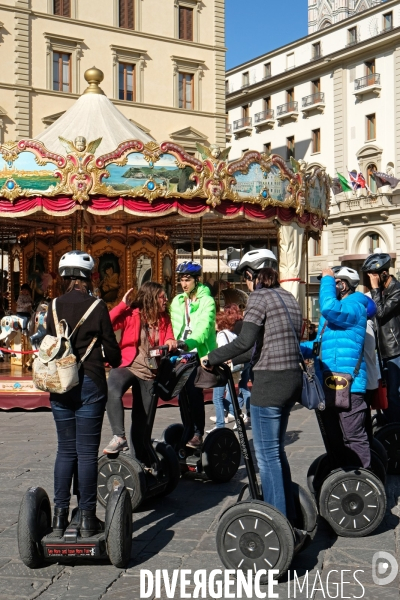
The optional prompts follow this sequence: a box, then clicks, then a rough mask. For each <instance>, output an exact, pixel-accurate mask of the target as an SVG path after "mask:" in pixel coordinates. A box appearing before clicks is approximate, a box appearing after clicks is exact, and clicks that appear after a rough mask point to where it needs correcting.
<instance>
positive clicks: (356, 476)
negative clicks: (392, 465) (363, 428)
mask: <svg viewBox="0 0 400 600" xmlns="http://www.w3.org/2000/svg"><path fill="white" fill-rule="evenodd" d="M315 412H316V416H317V421H318V424H319V427H320V430H321V435H322V439H323V441H324V445H325V448H326V454H323V455H322V456H319V457H318V458H316V459H315V460H314V461H313V463H312V464H311V466H310V468H309V470H308V473H307V484H308V487H309V490H310V492H311V493H312V494H313V495H314V497H315V499H316V502H317V505H318V507H319V512H320V515H321V516H322V517H323V518H324V519H325V520H326V521H327V522H328V523H329V525H330V526H331V527H332V529H333V530H334V531H335V533H336V534H337V535H340V536H343V537H365V536H367V535H369V534H370V533H372V532H373V531H375V529H376V528H377V527H378V526H379V525H380V523H381V522H382V519H383V518H384V516H385V511H386V492H385V485H384V482H385V477H386V470H385V465H384V462H382V460H381V459H380V457H379V454H378V453H379V452H381V449H380V446H378V445H376V446H375V447H376V449H377V451H375V450H374V449H371V470H367V469H363V468H361V467H352V466H346V467H342V468H338V466H337V462H338V460H337V456H336V455H335V452H334V451H333V449H332V448H331V446H330V443H329V438H328V435H327V432H326V429H325V426H324V418H323V417H322V414H321V411H319V410H316V411H315ZM337 430H338V431H337V435H336V437H335V439H337V442H338V443H339V442H340V437H341V435H342V434H341V432H340V431H339V424H338V426H337ZM382 459H383V460H384V455H382Z"/></svg>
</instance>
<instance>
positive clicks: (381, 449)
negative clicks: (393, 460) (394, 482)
mask: <svg viewBox="0 0 400 600" xmlns="http://www.w3.org/2000/svg"><path fill="white" fill-rule="evenodd" d="M371 449H372V450H374V452H376V453H377V455H378V456H379V458H380V459H381V461H382V463H383V466H384V467H385V471H387V470H388V465H389V462H388V455H387V452H386V450H385V446H384V445H383V444H382V442H380V441H379V440H377V439H376V438H375V437H374V438H372V444H371Z"/></svg>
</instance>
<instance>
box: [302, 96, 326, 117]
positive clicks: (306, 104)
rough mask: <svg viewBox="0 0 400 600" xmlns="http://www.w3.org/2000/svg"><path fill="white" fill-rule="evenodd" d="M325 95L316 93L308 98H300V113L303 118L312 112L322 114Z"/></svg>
mask: <svg viewBox="0 0 400 600" xmlns="http://www.w3.org/2000/svg"><path fill="white" fill-rule="evenodd" d="M324 108H325V94H324V92H316V93H315V94H311V95H310V96H305V97H304V98H302V109H301V110H302V111H303V115H304V116H305V117H307V116H308V114H309V113H311V112H313V111H318V112H324Z"/></svg>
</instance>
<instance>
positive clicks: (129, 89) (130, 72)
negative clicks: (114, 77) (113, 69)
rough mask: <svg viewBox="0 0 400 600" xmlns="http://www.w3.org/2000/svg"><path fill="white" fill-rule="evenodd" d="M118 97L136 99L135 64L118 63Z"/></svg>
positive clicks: (132, 100)
mask: <svg viewBox="0 0 400 600" xmlns="http://www.w3.org/2000/svg"><path fill="white" fill-rule="evenodd" d="M118 98H119V99H120V100H129V101H131V102H134V101H135V100H136V85H135V65H128V64H126V63H119V65H118Z"/></svg>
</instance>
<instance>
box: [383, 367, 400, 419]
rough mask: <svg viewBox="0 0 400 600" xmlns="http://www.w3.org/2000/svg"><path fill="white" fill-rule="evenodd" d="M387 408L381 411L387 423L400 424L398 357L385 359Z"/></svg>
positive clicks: (399, 369)
mask: <svg viewBox="0 0 400 600" xmlns="http://www.w3.org/2000/svg"><path fill="white" fill-rule="evenodd" d="M383 366H384V368H385V370H386V380H387V398H388V407H387V408H386V409H385V410H384V411H383V412H384V415H385V417H386V418H387V420H388V422H389V423H393V422H395V421H397V422H400V356H396V357H395V358H385V359H384V360H383Z"/></svg>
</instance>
